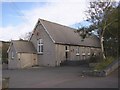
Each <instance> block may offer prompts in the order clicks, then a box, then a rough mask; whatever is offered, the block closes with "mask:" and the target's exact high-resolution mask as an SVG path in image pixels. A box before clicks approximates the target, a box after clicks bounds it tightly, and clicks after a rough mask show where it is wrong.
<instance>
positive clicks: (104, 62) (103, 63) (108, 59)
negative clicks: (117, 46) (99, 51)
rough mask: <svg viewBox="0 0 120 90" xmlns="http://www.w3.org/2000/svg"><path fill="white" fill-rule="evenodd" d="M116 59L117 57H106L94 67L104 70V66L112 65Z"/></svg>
mask: <svg viewBox="0 0 120 90" xmlns="http://www.w3.org/2000/svg"><path fill="white" fill-rule="evenodd" d="M114 60H115V58H113V57H106V59H104V60H102V61H101V62H100V63H99V64H97V65H96V66H95V67H94V70H98V71H99V70H102V69H104V68H106V67H107V66H108V65H110V64H111V63H112V62H113V61H114Z"/></svg>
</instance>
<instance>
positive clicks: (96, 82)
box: [3, 66, 118, 88]
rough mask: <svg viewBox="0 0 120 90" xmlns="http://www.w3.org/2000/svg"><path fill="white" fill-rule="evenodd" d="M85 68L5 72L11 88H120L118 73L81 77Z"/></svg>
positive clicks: (39, 68)
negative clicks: (119, 85) (119, 86)
mask: <svg viewBox="0 0 120 90" xmlns="http://www.w3.org/2000/svg"><path fill="white" fill-rule="evenodd" d="M87 69H88V68H86V67H84V66H76V67H75V66H74V67H73V66H64V67H37V68H31V69H24V70H22V69H21V70H3V77H6V76H8V77H10V83H9V87H10V88H118V71H117V70H116V71H115V72H113V73H112V74H111V75H109V76H107V77H90V76H84V77H82V76H81V71H83V70H87Z"/></svg>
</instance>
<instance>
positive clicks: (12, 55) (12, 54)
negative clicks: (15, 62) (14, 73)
mask: <svg viewBox="0 0 120 90" xmlns="http://www.w3.org/2000/svg"><path fill="white" fill-rule="evenodd" d="M11 57H12V59H14V53H13V51H12V52H11Z"/></svg>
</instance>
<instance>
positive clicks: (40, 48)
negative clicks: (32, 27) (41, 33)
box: [37, 39, 43, 54]
mask: <svg viewBox="0 0 120 90" xmlns="http://www.w3.org/2000/svg"><path fill="white" fill-rule="evenodd" d="M37 45H38V47H37V52H38V53H39V54H42V53H43V39H38V41H37Z"/></svg>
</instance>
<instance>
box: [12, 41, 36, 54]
mask: <svg viewBox="0 0 120 90" xmlns="http://www.w3.org/2000/svg"><path fill="white" fill-rule="evenodd" d="M11 43H12V44H13V46H14V48H15V50H16V52H18V53H37V51H36V50H35V48H34V45H33V44H32V43H31V42H29V41H26V40H13V41H11Z"/></svg>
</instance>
